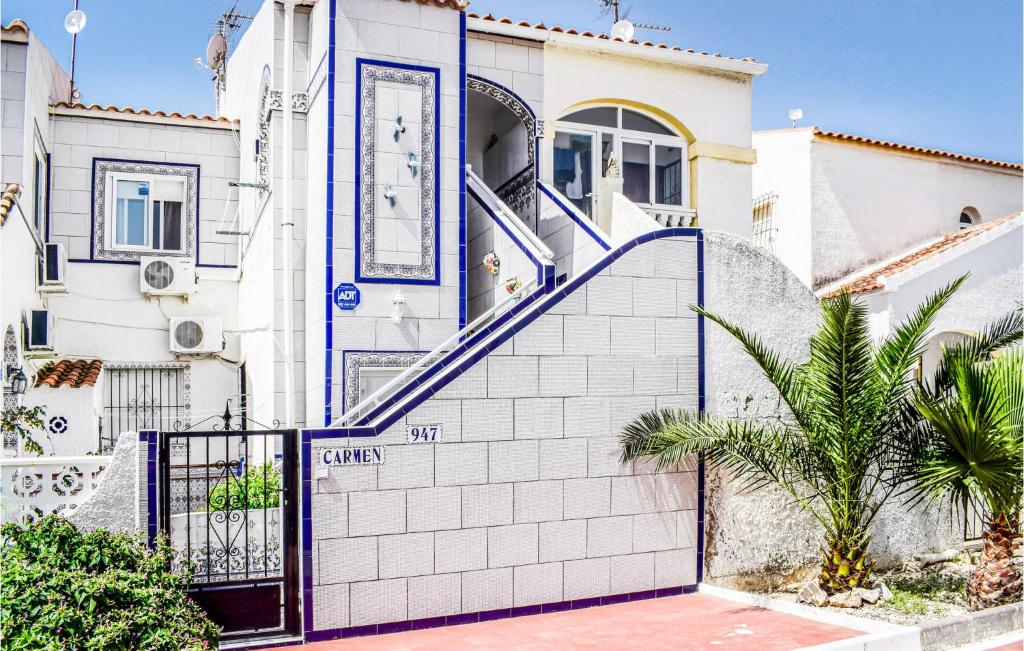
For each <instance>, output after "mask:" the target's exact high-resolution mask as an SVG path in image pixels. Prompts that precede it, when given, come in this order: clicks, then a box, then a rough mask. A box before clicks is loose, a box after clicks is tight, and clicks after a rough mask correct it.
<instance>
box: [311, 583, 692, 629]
mask: <svg viewBox="0 0 1024 651" xmlns="http://www.w3.org/2000/svg"><path fill="white" fill-rule="evenodd" d="M695 592H697V586H696V585H684V586H677V587H674V588H659V589H657V590H642V591H640V592H627V593H623V594H616V595H609V596H606V597H590V598H588V599H573V600H571V601H558V602H554V603H548V604H535V605H533V606H517V607H515V608H499V609H497V610H482V611H478V612H474V613H462V614H460V615H448V616H442V617H428V618H425V619H414V620H407V621H402V622H388V623H385V624H368V625H366V626H348V627H345V628H332V629H328V630H322V631H307V632H306V641H307V642H320V641H323V640H337V639H348V638H353V637H365V636H367V635H386V634H388V633H403V632H405V631H420V630H423V629H427V628H439V627H441V626H461V625H463V624H476V623H479V622H490V621H494V620H497V619H507V618H509V617H525V616H528V615H542V614H546V613H559V612H564V611H566V610H582V609H584V608H594V607H596V606H610V605H612V604H621V603H626V602H630V601H644V600H646V599H658V598H661V597H677V596H679V595H683V594H693V593H695Z"/></svg>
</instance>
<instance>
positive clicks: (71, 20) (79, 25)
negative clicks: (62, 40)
mask: <svg viewBox="0 0 1024 651" xmlns="http://www.w3.org/2000/svg"><path fill="white" fill-rule="evenodd" d="M85 21H86V18H85V12H84V11H82V10H80V9H72V10H71V11H69V12H68V15H67V16H64V30H65V31H67V33H68V34H77V33H78V32H80V31H82V30H83V29H85Z"/></svg>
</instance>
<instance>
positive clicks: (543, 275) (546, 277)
mask: <svg viewBox="0 0 1024 651" xmlns="http://www.w3.org/2000/svg"><path fill="white" fill-rule="evenodd" d="M466 189H467V191H468V192H469V195H470V196H471V197H473V199H474V200H476V202H477V203H478V204H479V205H480V207H481V208H483V209H484V210H485V211H487V214H488V215H490V216H491V220H493V221H494V223H495V224H497V225H498V226H500V227H501V230H503V231H505V234H506V235H508V236H509V238H510V239H511V240H512V242H514V243H515V245H516V246H517V247H519V250H520V251H522V252H523V254H524V255H525V256H526V257H527V258H529V259H530V260H531V261H532V262H533V264H534V266H536V267H537V285H538V286H539V287H542V288H544V291H545V292H550V291H551V290H552V289H554V288H555V265H554V264H545V263H543V262H541V260H540V258H538V257H537V255H536V254H535V253H534V252H533V250H532V249H531V248H530V247H529V246H527V244H526V242H524V241H522V240H521V239H520V238H519V236H518V235H517V234H516V233H515V232H513V231H512V229H510V228H509V227H508V226H506V225H505V220H503V219H501V218H500V217H498V215H496V214H495V213H494V211H493V210H491V208H490V206H488V205H487V203H486V202H485V201H484V200H483V199H482V198H481V197H480V196H479V195H477V193H476V192H474V191H473V188H470V187H467V188H466Z"/></svg>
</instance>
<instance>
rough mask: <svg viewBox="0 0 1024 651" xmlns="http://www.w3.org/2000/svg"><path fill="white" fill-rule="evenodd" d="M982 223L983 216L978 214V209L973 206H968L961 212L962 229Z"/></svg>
mask: <svg viewBox="0 0 1024 651" xmlns="http://www.w3.org/2000/svg"><path fill="white" fill-rule="evenodd" d="M980 221H981V215H980V214H978V209H977V208H974V207H973V206H967V207H966V208H964V209H963V210H961V211H960V228H961V229H964V228H968V227H970V226H974V225H975V224H977V223H978V222H980Z"/></svg>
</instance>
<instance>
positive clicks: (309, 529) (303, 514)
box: [299, 2, 334, 635]
mask: <svg viewBox="0 0 1024 651" xmlns="http://www.w3.org/2000/svg"><path fill="white" fill-rule="evenodd" d="M333 19H334V3H333V2H332V3H331V33H332V35H333V31H334V20H333ZM331 40H332V42H333V40H334V39H333V38H332V39H331ZM299 437H300V438H299V482H300V483H301V485H302V490H301V491H300V494H301V496H302V497H301V498H300V499H301V504H300V515H299V519H300V527H299V530H300V531H301V532H302V539H301V541H300V543H299V544H300V545H301V546H302V552H301V553H302V559H301V560H302V630H303V632H305V634H306V635H308V634H309V632H310V631H312V630H313V508H312V504H311V502H312V495H313V483H312V482H313V480H312V469H313V456H312V450H311V446H312V441H311V438H312V437H311V436H310V433H309V430H302V432H301V433H300V434H299Z"/></svg>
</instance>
